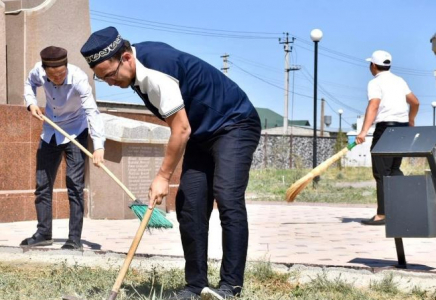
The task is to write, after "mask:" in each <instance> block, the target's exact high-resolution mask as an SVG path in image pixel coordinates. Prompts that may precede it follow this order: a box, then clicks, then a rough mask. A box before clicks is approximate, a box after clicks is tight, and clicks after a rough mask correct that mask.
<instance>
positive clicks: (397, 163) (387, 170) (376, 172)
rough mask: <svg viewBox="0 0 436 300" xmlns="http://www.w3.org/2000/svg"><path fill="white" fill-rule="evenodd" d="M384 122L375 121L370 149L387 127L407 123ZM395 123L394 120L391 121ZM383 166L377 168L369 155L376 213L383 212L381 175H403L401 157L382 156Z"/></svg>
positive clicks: (405, 124)
mask: <svg viewBox="0 0 436 300" xmlns="http://www.w3.org/2000/svg"><path fill="white" fill-rule="evenodd" d="M390 123H391V122H389V123H386V122H382V123H377V125H376V127H375V130H374V133H373V138H372V144H371V150H372V148H374V146H375V145H376V144H377V142H378V140H379V139H380V138H381V136H382V134H383V132H385V130H386V128H388V127H407V126H409V124H408V123H396V124H390ZM392 123H395V122H392ZM381 160H382V161H383V166H382V168H381V169H379V168H377V166H376V164H375V161H374V158H373V157H372V156H371V161H372V175H373V176H374V179H375V182H376V186H377V214H378V215H384V214H385V196H384V190H383V176H403V172H402V171H401V169H400V167H401V161H402V158H401V157H383V158H382V159H381Z"/></svg>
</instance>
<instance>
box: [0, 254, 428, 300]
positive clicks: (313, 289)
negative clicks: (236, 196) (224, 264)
mask: <svg viewBox="0 0 436 300" xmlns="http://www.w3.org/2000/svg"><path fill="white" fill-rule="evenodd" d="M117 271H118V270H113V269H112V270H104V269H101V268H89V267H80V266H73V267H71V266H67V265H65V264H61V265H41V264H39V265H37V264H27V265H14V266H11V265H6V264H2V263H0V299H8V300H41V299H44V300H49V299H60V298H61V297H62V295H73V296H76V297H80V298H82V299H87V300H97V299H98V300H101V299H106V298H107V296H108V294H109V291H110V288H111V287H112V284H113V282H114V280H115V278H116V275H117ZM183 278H184V276H183V271H182V270H180V269H172V270H163V269H159V268H156V269H153V270H151V271H140V270H132V271H130V272H129V274H128V276H127V278H126V280H125V281H124V284H123V286H122V289H121V290H120V293H119V296H118V297H117V299H120V300H126V299H138V300H163V299H166V298H167V296H168V295H170V294H171V293H172V292H174V291H175V290H177V289H180V288H182V287H183V285H184V282H183ZM209 279H210V283H211V285H212V286H216V285H217V284H218V280H219V270H218V268H217V267H213V266H211V267H210V270H209ZM240 299H241V300H286V299H289V300H290V299H299V300H312V299H313V300H315V299H319V300H329V299H332V300H333V299H344V300H353V299H356V300H370V299H372V300H387V299H390V300H400V299H411V300H419V299H420V300H435V299H436V292H435V291H425V290H422V289H420V288H419V287H415V288H414V289H413V290H412V292H410V293H404V292H401V291H400V290H399V289H398V288H397V285H396V283H395V281H394V280H393V278H392V277H386V278H384V279H383V280H381V281H380V282H373V283H372V284H371V286H369V287H368V288H356V287H354V286H353V285H352V284H349V283H346V282H345V281H344V280H342V279H341V278H340V277H338V278H336V279H334V280H329V279H327V276H323V275H318V276H317V277H316V278H313V280H312V281H311V282H309V283H307V284H304V285H303V284H299V282H298V274H291V273H278V272H275V271H273V269H272V266H271V264H270V263H269V262H268V261H259V262H256V263H252V264H249V265H248V267H247V270H246V276H245V286H244V292H243V295H242V297H241V298H240Z"/></svg>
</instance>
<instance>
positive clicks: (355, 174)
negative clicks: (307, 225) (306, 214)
mask: <svg viewBox="0 0 436 300" xmlns="http://www.w3.org/2000/svg"><path fill="white" fill-rule="evenodd" d="M308 172H310V170H306V169H292V170H275V169H274V170H273V169H266V170H251V171H250V180H249V183H248V187H247V194H248V195H249V196H251V198H253V196H255V197H254V199H256V200H262V201H284V198H285V194H286V190H287V189H288V188H289V187H290V186H291V185H292V183H294V182H295V181H297V180H298V179H300V178H301V177H303V176H304V175H306V174H307V173H308ZM373 180H374V179H373V178H372V171H371V169H370V168H342V170H340V171H339V170H338V169H337V168H332V169H329V170H327V171H326V172H325V173H324V174H322V176H321V177H320V181H319V182H318V183H317V184H316V188H314V185H313V183H310V184H309V185H308V186H307V187H306V188H305V189H304V190H303V191H302V192H301V193H300V195H299V196H298V198H297V201H299V202H316V203H355V204H367V203H376V192H375V188H374V187H371V186H366V187H365V186H363V187H352V186H347V185H346V184H345V185H344V186H340V185H339V184H341V183H355V182H362V181H365V182H370V183H372V182H373Z"/></svg>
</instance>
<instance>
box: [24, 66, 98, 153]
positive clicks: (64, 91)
mask: <svg viewBox="0 0 436 300" xmlns="http://www.w3.org/2000/svg"><path fill="white" fill-rule="evenodd" d="M41 86H42V87H43V88H44V91H45V96H46V100H47V104H46V107H45V114H46V116H47V117H48V118H49V119H50V120H52V121H53V122H55V123H56V124H57V125H58V126H59V127H61V128H62V129H63V130H65V131H66V132H67V133H68V134H69V135H71V136H72V137H77V136H78V135H79V134H80V133H81V132H82V131H83V130H85V129H86V128H89V129H90V135H91V138H92V141H93V143H94V151H95V150H97V149H104V142H105V135H104V124H103V120H102V118H101V116H100V112H99V110H98V108H97V104H96V102H95V100H94V96H93V95H92V88H91V86H90V85H89V82H88V76H87V75H86V74H85V72H83V71H82V70H81V69H79V68H78V67H76V66H74V65H72V64H68V73H67V77H66V78H65V81H64V83H63V84H62V85H55V84H53V83H52V82H51V81H50V80H49V79H48V78H47V75H46V73H45V70H44V68H43V67H42V64H41V62H38V63H37V64H36V65H35V67H34V68H33V69H32V70H31V71H30V73H29V77H28V78H27V80H26V83H25V85H24V99H25V101H26V106H27V107H29V106H30V105H31V104H34V105H38V104H37V100H36V89H37V87H41ZM53 134H54V135H55V137H56V144H57V145H60V144H66V143H68V142H69V140H68V139H67V138H66V137H64V136H63V135H62V134H61V133H60V132H58V131H57V130H55V129H54V128H53V127H52V126H50V125H49V124H46V123H44V125H43V130H42V134H41V139H42V140H44V141H45V142H46V143H49V142H50V139H51V137H52V136H53Z"/></svg>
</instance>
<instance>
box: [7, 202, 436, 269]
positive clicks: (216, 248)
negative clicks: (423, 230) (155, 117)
mask: <svg viewBox="0 0 436 300" xmlns="http://www.w3.org/2000/svg"><path fill="white" fill-rule="evenodd" d="M247 209H248V214H249V223H250V241H249V252H248V259H249V260H259V259H269V260H270V261H271V262H275V263H286V264H309V265H328V266H346V267H355V268H356V267H357V268H362V267H363V268H365V267H371V268H372V267H375V268H378V267H390V266H392V265H395V264H396V262H397V256H396V250H395V243H394V240H393V239H388V238H385V227H384V226H363V225H361V224H360V220H361V219H362V218H369V217H371V216H372V215H373V214H374V212H375V207H372V206H371V207H368V206H366V207H364V206H361V207H357V206H345V205H335V206H333V205H305V204H302V203H293V204H285V203H256V202H254V203H250V204H248V205H247ZM167 218H168V219H169V220H170V221H171V222H172V223H173V224H174V228H173V229H165V230H152V231H148V232H146V233H145V234H144V237H143V239H142V241H141V244H140V245H139V248H138V251H137V253H140V254H147V255H164V256H166V255H167V256H180V257H181V256H183V252H182V247H181V243H180V237H179V231H178V223H177V221H176V216H175V214H174V213H170V214H168V215H167ZM138 226H139V221H138V220H136V219H135V220H90V219H85V222H84V231H83V243H84V251H90V250H91V249H94V250H102V251H114V252H121V253H126V252H127V251H128V249H129V247H130V244H131V242H132V239H133V236H134V235H135V233H136V230H137V228H138ZM35 229H36V221H28V222H15V223H1V224H0V246H3V247H6V248H3V251H5V249H6V251H7V249H10V251H14V252H16V251H21V249H20V248H19V247H17V246H18V244H19V243H20V241H21V240H23V239H24V238H26V237H29V236H30V235H31V234H33V232H34V231H35ZM67 234H68V220H65V219H64V220H55V221H54V232H53V238H54V239H55V244H54V245H53V246H52V248H54V249H58V248H60V247H61V246H62V244H63V242H64V241H65V238H66V237H67ZM403 241H404V247H405V253H406V259H407V262H408V264H409V269H412V270H425V271H429V272H432V273H435V274H436V256H435V255H433V254H434V252H435V249H436V239H425V238H419V239H403ZM209 244H210V246H209V257H210V258H214V259H220V258H221V256H222V252H221V229H220V225H219V219H218V212H217V211H216V210H214V212H213V213H212V218H211V228H210V242H209Z"/></svg>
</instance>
